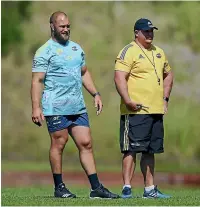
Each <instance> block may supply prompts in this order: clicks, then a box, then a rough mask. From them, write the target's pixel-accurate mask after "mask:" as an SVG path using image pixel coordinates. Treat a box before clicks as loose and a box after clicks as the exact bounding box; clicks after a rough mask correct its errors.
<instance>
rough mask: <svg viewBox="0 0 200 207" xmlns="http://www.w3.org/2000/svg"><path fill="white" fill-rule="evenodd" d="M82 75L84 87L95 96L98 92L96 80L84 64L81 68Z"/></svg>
mask: <svg viewBox="0 0 200 207" xmlns="http://www.w3.org/2000/svg"><path fill="white" fill-rule="evenodd" d="M81 75H82V81H83V86H84V88H85V89H86V90H87V91H88V92H89V93H90V94H91V95H92V96H93V94H95V93H96V92H97V90H96V88H95V86H94V82H93V80H92V76H91V74H90V72H89V71H88V69H87V66H83V67H82V68H81Z"/></svg>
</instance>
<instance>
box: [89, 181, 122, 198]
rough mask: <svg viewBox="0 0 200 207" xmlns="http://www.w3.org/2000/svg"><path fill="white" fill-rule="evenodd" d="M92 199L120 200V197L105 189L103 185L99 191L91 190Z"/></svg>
mask: <svg viewBox="0 0 200 207" xmlns="http://www.w3.org/2000/svg"><path fill="white" fill-rule="evenodd" d="M90 198H102V199H104V198H107V199H115V198H120V196H119V195H117V194H114V193H111V192H110V191H109V190H108V189H107V188H104V186H103V185H102V184H101V185H100V186H99V187H98V188H97V189H95V190H91V192H90Z"/></svg>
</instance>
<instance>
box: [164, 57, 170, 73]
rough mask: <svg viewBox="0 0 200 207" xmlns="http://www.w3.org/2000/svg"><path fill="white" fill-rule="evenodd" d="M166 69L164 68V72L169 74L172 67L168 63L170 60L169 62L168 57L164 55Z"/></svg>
mask: <svg viewBox="0 0 200 207" xmlns="http://www.w3.org/2000/svg"><path fill="white" fill-rule="evenodd" d="M164 58H165V59H164V68H163V72H164V73H168V72H169V71H170V70H171V67H170V65H169V62H168V60H167V57H166V55H165V54H164Z"/></svg>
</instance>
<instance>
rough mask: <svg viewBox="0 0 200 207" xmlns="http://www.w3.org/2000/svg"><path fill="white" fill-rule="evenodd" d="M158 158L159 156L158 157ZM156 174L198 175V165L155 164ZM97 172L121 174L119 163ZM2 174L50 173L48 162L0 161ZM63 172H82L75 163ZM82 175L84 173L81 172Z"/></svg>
mask: <svg viewBox="0 0 200 207" xmlns="http://www.w3.org/2000/svg"><path fill="white" fill-rule="evenodd" d="M158 158H159V156H158ZM156 163H157V164H156V172H166V173H188V174H192V173H200V168H199V166H198V165H191V166H190V167H188V166H187V165H186V166H183V165H179V163H177V162H172V161H168V162H161V161H158V162H156ZM97 170H98V172H121V161H120V162H118V163H116V164H112V165H105V164H104V165H103V164H98V163H97ZM1 171H2V172H21V171H31V172H50V171H51V169H50V165H49V162H48V161H46V162H33V161H32V162H28V161H24V162H13V161H6V160H2V162H1ZM63 171H65V172H83V169H82V167H81V164H80V163H79V161H77V164H76V165H74V164H72V163H67V164H65V163H64V164H63ZM136 172H140V165H139V158H137V165H136ZM83 173H84V172H83Z"/></svg>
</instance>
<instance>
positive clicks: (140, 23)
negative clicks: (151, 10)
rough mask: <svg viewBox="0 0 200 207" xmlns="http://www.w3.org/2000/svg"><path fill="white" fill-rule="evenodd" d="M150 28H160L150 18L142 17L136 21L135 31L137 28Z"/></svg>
mask: <svg viewBox="0 0 200 207" xmlns="http://www.w3.org/2000/svg"><path fill="white" fill-rule="evenodd" d="M149 29H156V30H158V28H157V27H154V26H153V24H152V22H151V21H150V20H148V19H144V18H141V19H138V20H137V21H136V22H135V26H134V31H135V30H149Z"/></svg>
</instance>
